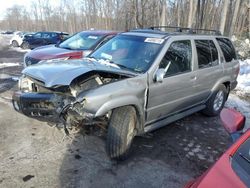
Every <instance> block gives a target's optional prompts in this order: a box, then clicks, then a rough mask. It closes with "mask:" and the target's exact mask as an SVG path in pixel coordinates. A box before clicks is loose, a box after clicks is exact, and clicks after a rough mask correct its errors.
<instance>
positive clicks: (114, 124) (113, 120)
mask: <svg viewBox="0 0 250 188" xmlns="http://www.w3.org/2000/svg"><path fill="white" fill-rule="evenodd" d="M136 119H137V117H136V111H135V108H134V107H132V106H124V107H119V108H116V109H114V110H113V111H112V114H111V117H110V121H109V126H108V134H107V143H106V148H107V153H108V155H109V156H110V158H111V159H115V160H125V159H126V158H127V157H128V154H129V151H130V146H131V143H132V141H133V138H134V136H135V133H136V131H135V127H136Z"/></svg>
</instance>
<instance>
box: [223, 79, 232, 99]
mask: <svg viewBox="0 0 250 188" xmlns="http://www.w3.org/2000/svg"><path fill="white" fill-rule="evenodd" d="M223 85H225V87H226V89H227V96H226V100H227V99H228V96H229V92H230V82H224V83H223Z"/></svg>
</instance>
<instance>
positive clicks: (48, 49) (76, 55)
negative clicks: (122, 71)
mask: <svg viewBox="0 0 250 188" xmlns="http://www.w3.org/2000/svg"><path fill="white" fill-rule="evenodd" d="M80 33H84V34H90V35H91V34H92V35H100V36H103V37H101V38H100V39H99V40H98V41H97V43H96V44H95V45H94V46H92V47H91V48H90V49H84V50H82V49H65V48H62V47H60V46H59V44H56V45H54V44H52V45H45V46H41V47H37V48H35V49H33V50H32V51H30V52H28V53H27V54H26V55H25V58H24V65H25V66H29V65H33V64H36V63H37V62H39V61H41V60H50V59H57V58H65V59H80V58H83V57H85V56H87V55H89V54H90V53H91V52H92V51H93V50H94V49H96V48H98V47H99V46H100V45H102V44H103V43H105V42H106V41H108V40H109V39H110V38H112V37H113V36H115V35H116V34H117V32H115V31H101V30H100V31H82V32H80ZM28 62H29V63H28Z"/></svg>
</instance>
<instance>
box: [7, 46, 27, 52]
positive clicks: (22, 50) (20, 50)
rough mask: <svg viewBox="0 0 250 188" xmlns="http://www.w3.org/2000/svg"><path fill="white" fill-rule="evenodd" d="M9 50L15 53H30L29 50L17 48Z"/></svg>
mask: <svg viewBox="0 0 250 188" xmlns="http://www.w3.org/2000/svg"><path fill="white" fill-rule="evenodd" d="M11 49H12V50H14V51H17V52H29V51H31V49H22V48H20V47H18V48H11Z"/></svg>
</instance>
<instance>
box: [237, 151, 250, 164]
mask: <svg viewBox="0 0 250 188" xmlns="http://www.w3.org/2000/svg"><path fill="white" fill-rule="evenodd" d="M239 156H241V158H242V159H244V160H245V161H247V162H248V163H250V159H248V158H247V157H246V156H245V155H243V154H242V153H239Z"/></svg>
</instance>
